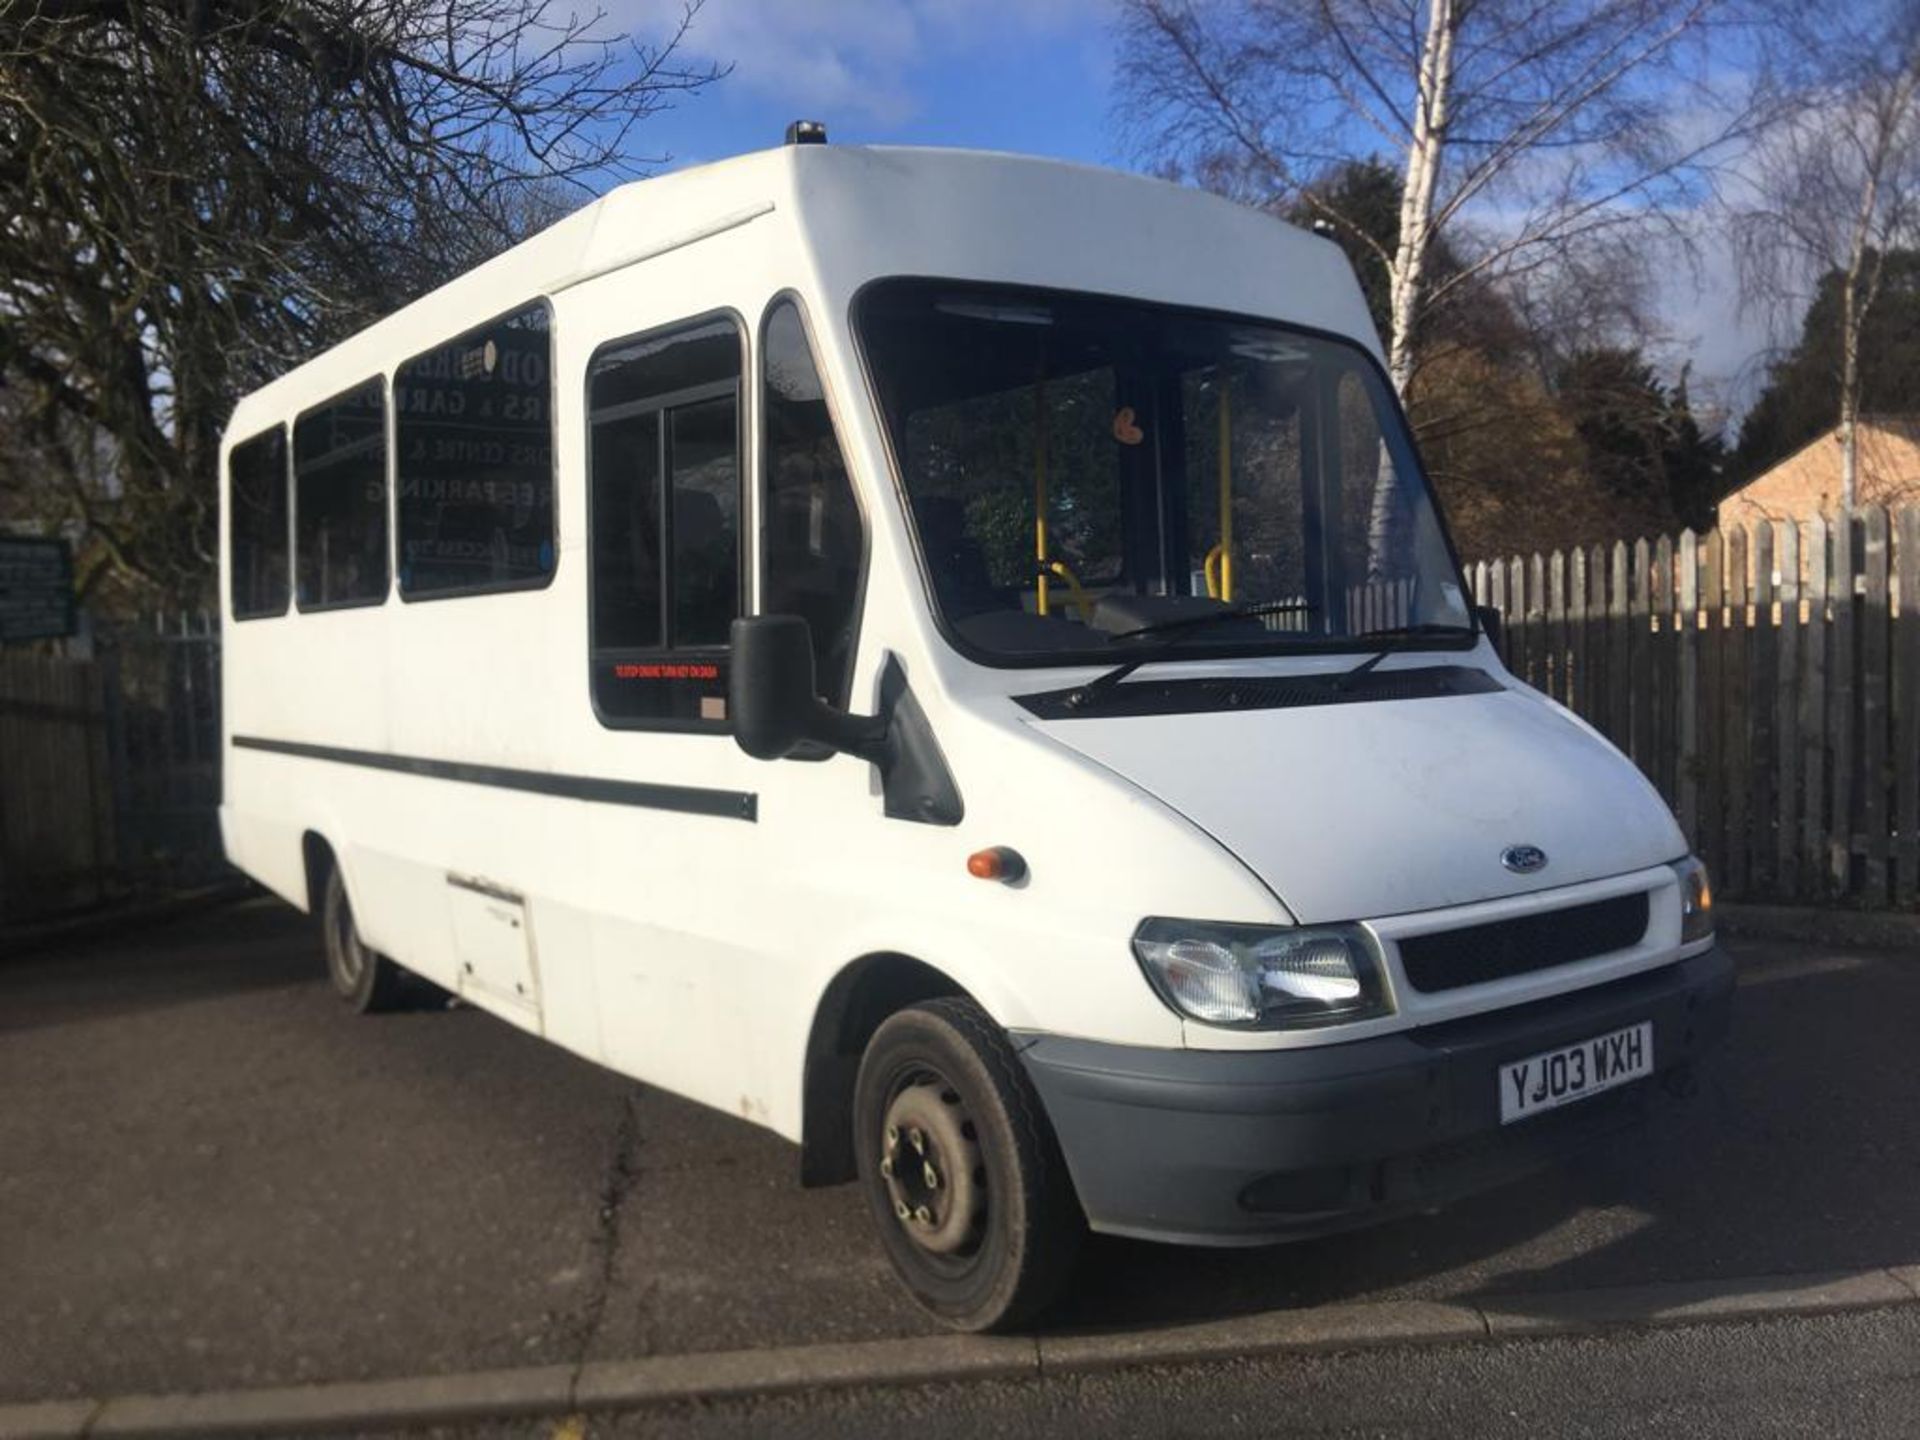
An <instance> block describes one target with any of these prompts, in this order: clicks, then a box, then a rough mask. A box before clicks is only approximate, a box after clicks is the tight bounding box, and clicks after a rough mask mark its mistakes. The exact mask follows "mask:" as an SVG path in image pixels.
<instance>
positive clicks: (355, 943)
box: [320, 865, 407, 1015]
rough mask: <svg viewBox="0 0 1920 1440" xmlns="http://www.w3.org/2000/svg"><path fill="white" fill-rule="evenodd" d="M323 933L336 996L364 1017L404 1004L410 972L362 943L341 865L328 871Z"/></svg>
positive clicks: (321, 926) (330, 975)
mask: <svg viewBox="0 0 1920 1440" xmlns="http://www.w3.org/2000/svg"><path fill="white" fill-rule="evenodd" d="M320 933H321V939H322V941H323V943H324V944H325V946H326V952H327V978H328V979H329V980H331V981H332V982H333V989H334V993H335V994H336V995H338V996H339V997H340V998H341V999H342V1000H344V1001H346V1002H347V1004H349V1005H351V1006H352V1007H353V1008H354V1010H356V1011H357V1012H358V1013H360V1014H362V1015H371V1014H373V1013H374V1012H376V1011H379V1010H392V1009H395V1008H397V1007H398V1006H399V1005H400V1004H401V1003H402V1001H403V1000H404V999H405V995H406V986H407V972H406V971H404V970H402V969H401V968H400V967H399V966H398V965H396V964H394V963H393V961H391V960H389V959H388V958H387V957H386V956H384V955H382V954H381V953H380V952H379V951H378V950H374V949H372V948H370V947H369V946H368V945H367V944H366V943H365V942H364V941H363V940H361V938H360V932H359V930H358V929H357V928H356V927H355V925H354V923H353V907H352V906H351V905H350V904H349V903H348V902H347V885H346V882H345V881H344V880H342V879H341V878H340V867H339V866H338V865H336V866H334V867H333V868H332V869H331V870H329V871H328V872H327V893H326V898H325V900H324V901H323V902H322V904H321V910H320Z"/></svg>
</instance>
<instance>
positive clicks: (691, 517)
mask: <svg viewBox="0 0 1920 1440" xmlns="http://www.w3.org/2000/svg"><path fill="white" fill-rule="evenodd" d="M739 387H740V335H739V331H738V330H737V329H736V328H735V326H734V325H733V323H732V322H731V321H727V320H717V321H711V322H709V323H706V324H703V325H697V326H693V327H690V328H684V329H679V330H674V331H669V332H664V333H660V334H654V335H646V336H641V337H638V338H636V339H633V340H623V341H620V342H618V343H616V344H613V345H609V346H606V347H604V348H602V349H601V350H600V351H599V352H598V353H597V354H596V355H595V356H594V358H593V362H592V364H591V365H590V366H589V367H588V372H587V410H588V420H589V424H590V426H591V430H592V435H591V466H592V469H591V474H590V478H589V482H588V493H589V501H590V505H589V510H590V513H589V515H588V526H589V529H590V531H591V541H590V544H589V556H590V560H589V569H590V572H591V574H590V582H591V585H590V588H591V591H592V623H591V642H590V643H591V652H592V653H591V656H590V660H589V667H590V676H591V684H592V688H593V699H594V704H595V706H596V707H597V708H598V710H599V712H600V716H601V718H602V719H603V720H606V721H608V722H609V723H613V724H620V723H630V724H655V725H664V726H668V727H673V728H682V729H708V728H711V729H721V728H724V726H725V722H726V694H727V674H726V646H727V636H728V630H729V628H730V627H731V626H732V624H733V619H734V617H735V616H736V615H738V614H739V613H740V439H739V427H740V421H739Z"/></svg>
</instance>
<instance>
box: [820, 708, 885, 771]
mask: <svg viewBox="0 0 1920 1440" xmlns="http://www.w3.org/2000/svg"><path fill="white" fill-rule="evenodd" d="M888 729H889V726H888V723H887V717H886V716H885V715H851V714H849V713H847V712H846V711H844V710H836V709H834V708H833V707H832V706H831V705H828V704H826V703H825V702H823V701H822V702H816V709H815V710H814V719H813V735H814V738H815V739H817V740H819V741H820V742H821V743H822V744H824V745H831V746H832V747H833V748H834V749H835V750H841V751H844V752H846V753H847V754H849V755H856V756H858V757H859V758H860V759H862V760H866V761H870V762H871V763H873V764H875V765H881V766H884V765H885V764H886V761H887V756H888V748H889V747H888V745H887V732H888Z"/></svg>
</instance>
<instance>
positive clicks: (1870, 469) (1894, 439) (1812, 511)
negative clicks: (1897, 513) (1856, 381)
mask: <svg viewBox="0 0 1920 1440" xmlns="http://www.w3.org/2000/svg"><path fill="white" fill-rule="evenodd" d="M1859 451H1860V473H1859V492H1858V494H1856V495H1855V497H1854V503H1855V504H1857V505H1886V506H1894V505H1912V504H1920V416H1915V415H1907V416H1894V415H1868V416H1863V417H1861V419H1860V422H1859ZM1840 458H1841V457H1840V437H1839V431H1838V430H1837V429H1835V430H1829V431H1828V432H1827V433H1826V434H1824V435H1822V436H1820V437H1819V438H1818V439H1816V440H1811V441H1809V442H1808V443H1807V444H1805V445H1803V446H1802V447H1801V448H1800V449H1798V450H1796V451H1794V453H1793V454H1791V455H1789V456H1788V457H1787V458H1786V459H1784V460H1782V461H1781V462H1780V463H1779V464H1778V465H1775V466H1774V467H1773V468H1772V469H1771V470H1768V471H1767V472H1765V473H1764V474H1762V475H1759V476H1756V477H1755V478H1754V479H1753V480H1751V481H1749V482H1748V483H1747V484H1745V485H1743V486H1741V487H1740V488H1739V489H1738V490H1735V491H1734V492H1733V493H1732V494H1731V495H1728V496H1727V497H1726V498H1725V499H1724V500H1722V501H1721V502H1720V524H1721V525H1722V526H1732V525H1746V526H1751V525H1753V524H1755V523H1756V522H1757V521H1760V520H1811V519H1812V518H1813V517H1814V516H1815V515H1829V516H1830V515H1833V514H1835V513H1837V512H1838V511H1839V509H1840V488H1841V487H1840Z"/></svg>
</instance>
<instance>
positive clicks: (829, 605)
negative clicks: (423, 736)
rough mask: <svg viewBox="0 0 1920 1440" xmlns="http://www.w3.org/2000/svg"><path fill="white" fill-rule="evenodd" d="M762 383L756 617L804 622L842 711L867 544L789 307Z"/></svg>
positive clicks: (770, 326) (769, 329)
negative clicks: (761, 551)
mask: <svg viewBox="0 0 1920 1440" xmlns="http://www.w3.org/2000/svg"><path fill="white" fill-rule="evenodd" d="M761 384H762V387H763V388H762V397H763V398H762V413H763V415H764V417H765V422H766V427H767V428H766V486H767V495H766V507H765V514H764V515H763V517H762V520H761V527H762V529H761V539H762V544H763V545H764V547H765V551H766V575H765V580H764V584H763V587H762V591H761V607H760V608H761V609H762V610H764V611H765V612H766V613H767V614H769V615H799V616H803V617H804V618H805V619H806V621H807V623H808V625H809V626H810V627H811V629H812V631H813V663H814V678H815V681H816V683H817V684H818V686H819V690H820V695H821V698H822V699H825V700H828V701H831V702H833V703H835V704H839V703H842V702H844V700H845V699H846V693H847V686H848V685H849V683H850V682H851V679H852V676H851V671H852V668H853V645H854V636H855V631H856V627H857V623H858V605H859V600H860V557H861V552H862V550H863V548H864V540H863V536H862V531H861V525H860V511H859V509H858V507H857V506H856V505H855V504H854V499H853V486H852V484H851V483H850V482H849V480H848V478H847V466H846V461H845V460H844V459H843V458H842V457H841V454H840V442H839V441H838V440H837V439H836V438H835V437H834V433H833V419H832V417H831V416H830V415H829V414H828V413H827V397H826V392H825V390H824V389H823V387H822V386H821V384H820V371H819V368H818V367H817V366H816V365H815V364H814V360H813V351H812V349H811V348H810V347H809V346H808V344H807V332H806V329H805V327H804V326H803V325H802V323H801V320H800V311H799V308H798V307H797V306H795V305H794V303H793V302H792V301H790V300H782V301H781V302H779V303H778V304H777V305H775V306H774V308H773V310H772V311H771V312H770V313H769V314H768V316H767V324H766V333H765V340H764V343H763V344H762V346H761Z"/></svg>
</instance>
